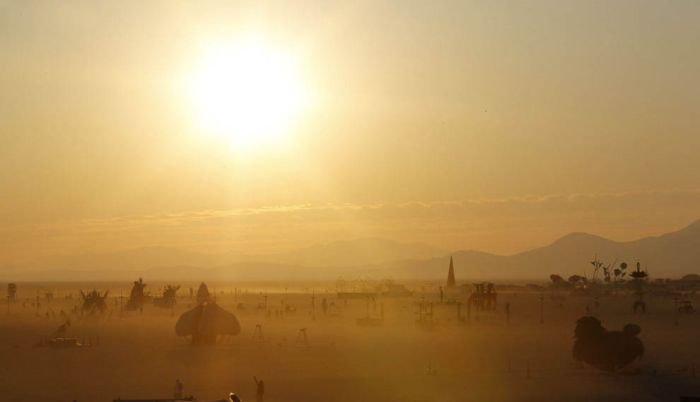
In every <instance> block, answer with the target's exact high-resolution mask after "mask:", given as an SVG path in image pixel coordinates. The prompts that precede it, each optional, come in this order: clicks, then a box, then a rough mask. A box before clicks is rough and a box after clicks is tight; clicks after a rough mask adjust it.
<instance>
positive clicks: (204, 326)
mask: <svg viewBox="0 0 700 402" xmlns="http://www.w3.org/2000/svg"><path fill="white" fill-rule="evenodd" d="M175 332H176V333H177V334H178V335H179V336H191V337H192V344H193V345H211V344H214V343H216V338H217V337H218V336H220V335H238V334H239V333H240V332H241V326H240V324H239V323H238V319H237V318H236V316H235V315H234V314H233V313H230V312H228V311H226V310H224V309H223V308H221V307H220V306H219V305H218V304H216V303H214V302H204V303H202V304H200V305H198V306H197V307H195V308H193V309H192V310H189V311H186V312H185V313H183V314H182V315H181V316H180V318H179V319H178V320H177V323H176V324H175Z"/></svg>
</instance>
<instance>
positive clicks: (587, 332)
mask: <svg viewBox="0 0 700 402" xmlns="http://www.w3.org/2000/svg"><path fill="white" fill-rule="evenodd" d="M640 332H641V328H639V326H638V325H636V324H627V325H625V327H624V328H623V330H622V331H608V330H606V329H605V328H604V327H603V326H602V325H601V323H600V320H598V319H597V318H595V317H590V316H587V317H582V318H579V320H578V321H577V323H576V330H575V339H576V340H575V341H574V353H573V354H574V359H576V360H578V361H581V362H585V363H588V364H590V365H591V366H593V367H595V368H597V369H599V370H605V371H615V370H617V369H620V368H622V367H624V366H627V365H628V364H630V363H632V362H633V361H635V360H636V359H637V358H640V357H641V356H642V355H644V344H643V343H642V341H641V340H640V339H639V338H637V335H638V334H639V333H640Z"/></svg>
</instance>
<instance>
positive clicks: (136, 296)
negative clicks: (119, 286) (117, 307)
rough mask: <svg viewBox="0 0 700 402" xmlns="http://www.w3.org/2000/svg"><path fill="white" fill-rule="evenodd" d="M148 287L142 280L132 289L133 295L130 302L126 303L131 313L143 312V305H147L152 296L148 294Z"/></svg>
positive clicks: (136, 282) (135, 282)
mask: <svg viewBox="0 0 700 402" xmlns="http://www.w3.org/2000/svg"><path fill="white" fill-rule="evenodd" d="M146 286H148V285H146V284H145V283H144V282H143V279H142V278H139V280H138V281H134V286H132V287H131V294H130V295H129V300H128V301H127V302H126V309H127V310H129V311H135V310H139V311H143V305H144V304H145V303H146V301H147V300H148V299H150V296H148V295H147V294H146V290H145V289H146Z"/></svg>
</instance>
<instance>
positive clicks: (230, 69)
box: [188, 38, 308, 147]
mask: <svg viewBox="0 0 700 402" xmlns="http://www.w3.org/2000/svg"><path fill="white" fill-rule="evenodd" d="M188 93H189V97H190V99H191V101H192V102H193V104H194V108H195V110H196V113H197V116H198V120H199V123H200V125H201V129H202V130H204V131H205V132H207V133H213V134H216V135H219V136H223V137H224V138H225V139H226V140H229V141H231V142H232V144H233V145H234V146H236V147H250V146H260V145H266V144H272V143H278V142H280V141H282V140H283V139H284V137H285V136H287V135H288V134H289V133H290V131H291V130H292V126H293V125H294V123H295V120H296V119H297V118H298V116H299V114H300V113H301V112H302V111H303V109H305V107H306V106H307V103H308V91H307V90H306V88H305V85H304V80H303V79H302V76H301V72H300V69H299V65H298V61H297V60H296V59H295V58H294V57H293V56H292V54H291V53H288V52H285V51H283V50H282V49H279V48H275V47H274V46H272V45H270V44H268V43H267V42H265V41H263V40H261V39H257V38H256V39H250V38H249V39H246V40H242V41H240V42H232V43H226V44H219V45H217V46H210V47H208V48H207V49H206V50H205V52H204V54H203V56H202V58H201V59H200V60H199V63H197V68H196V70H195V71H194V73H193V74H192V75H191V77H190V79H189V80H188Z"/></svg>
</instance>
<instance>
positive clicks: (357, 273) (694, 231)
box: [0, 220, 700, 281]
mask: <svg viewBox="0 0 700 402" xmlns="http://www.w3.org/2000/svg"><path fill="white" fill-rule="evenodd" d="M450 257H452V258H453V259H454V263H455V273H456V275H457V279H458V280H459V279H466V280H474V279H494V280H506V279H513V280H516V279H517V280H547V278H548V277H549V275H550V274H552V273H557V274H560V275H563V276H568V275H572V274H579V275H584V274H588V275H590V271H591V264H590V261H592V260H593V259H594V258H595V257H598V258H599V259H600V260H602V261H604V262H606V263H608V264H610V263H613V262H615V261H617V263H618V264H619V263H621V262H623V261H624V262H627V263H628V264H629V265H630V266H631V267H633V266H634V265H635V263H636V262H637V261H639V262H641V264H642V265H643V266H645V267H647V268H648V270H649V272H650V274H651V276H652V277H657V278H659V277H663V278H666V277H679V276H682V275H685V274H689V273H698V272H700V220H699V221H696V222H694V223H692V224H690V225H689V226H687V227H685V228H683V229H680V230H678V231H675V232H671V233H667V234H663V235H660V236H655V237H646V238H642V239H639V240H635V241H626V242H619V241H614V240H609V239H605V238H603V237H599V236H596V235H592V234H587V233H571V234H568V235H566V236H563V237H561V238H559V239H558V240H556V241H554V242H553V243H551V244H549V245H547V246H544V247H539V248H535V249H531V250H528V251H524V252H521V253H517V254H513V255H496V254H490V253H485V252H481V251H475V250H457V251H452V252H448V251H446V250H441V249H438V248H434V247H431V246H428V245H425V244H421V243H401V242H395V241H391V240H386V239H381V238H363V239H355V240H346V241H336V242H330V243H326V244H319V245H314V246H311V247H307V248H303V249H298V250H294V251H290V252H285V253H279V254H272V255H255V256H253V255H249V256H245V255H237V254H233V253H229V254H207V253H198V252H190V251H184V250H180V249H175V248H166V247H148V248H137V249H131V250H124V251H118V252H112V253H102V254H80V255H69V256H55V257H48V258H42V259H40V260H37V261H34V262H32V263H31V264H27V265H25V266H20V267H15V268H14V269H9V268H5V269H3V268H0V279H2V280H86V281H87V280H127V279H134V278H136V277H139V276H143V277H144V278H149V279H163V280H166V279H168V280H204V279H207V280H215V279H219V280H230V281H235V280H270V279H276V280H290V279H299V280H301V279H315V280H335V279H338V278H344V279H360V278H367V279H370V278H374V279H381V278H393V279H397V280H401V279H407V280H408V279H420V280H436V279H437V280H439V279H442V278H443V277H446V275H447V267H448V264H449V259H450Z"/></svg>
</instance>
